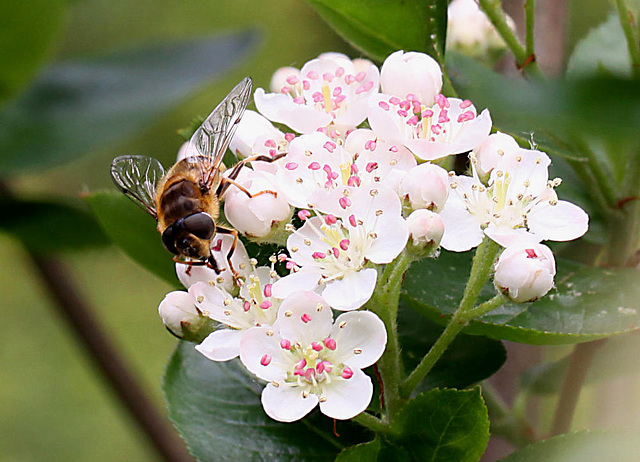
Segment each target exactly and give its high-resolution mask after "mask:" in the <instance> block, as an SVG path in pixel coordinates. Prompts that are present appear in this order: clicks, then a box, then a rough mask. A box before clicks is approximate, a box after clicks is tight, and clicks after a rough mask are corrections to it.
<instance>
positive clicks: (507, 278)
mask: <svg viewBox="0 0 640 462" xmlns="http://www.w3.org/2000/svg"><path fill="white" fill-rule="evenodd" d="M555 274H556V262H555V259H554V257H553V252H551V249H549V247H547V246H546V245H542V244H516V245H513V246H509V247H507V248H506V249H505V250H504V251H503V252H502V254H501V255H500V258H499V259H498V262H497V263H496V273H495V277H494V284H495V286H496V288H497V289H498V290H500V291H501V292H502V293H504V294H505V295H507V296H508V297H509V298H511V300H513V301H514V302H517V303H524V302H531V301H534V300H536V299H538V298H540V297H542V296H543V295H545V294H546V293H547V292H549V290H551V288H552V287H553V278H554V276H555Z"/></svg>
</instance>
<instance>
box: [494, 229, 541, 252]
mask: <svg viewBox="0 0 640 462" xmlns="http://www.w3.org/2000/svg"><path fill="white" fill-rule="evenodd" d="M484 233H485V234H486V235H487V236H489V237H490V238H491V240H493V241H494V242H497V243H498V244H500V245H501V246H502V247H510V246H515V245H526V244H530V245H533V244H537V243H538V242H540V238H539V237H537V236H536V235H534V234H531V233H530V232H528V231H527V230H526V229H524V228H516V229H514V228H507V227H504V226H502V227H495V226H494V224H493V223H490V224H489V226H487V228H486V229H485V230H484Z"/></svg>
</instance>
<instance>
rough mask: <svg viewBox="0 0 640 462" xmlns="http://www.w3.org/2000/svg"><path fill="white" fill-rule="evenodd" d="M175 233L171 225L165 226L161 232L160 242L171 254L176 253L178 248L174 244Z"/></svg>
mask: <svg viewBox="0 0 640 462" xmlns="http://www.w3.org/2000/svg"><path fill="white" fill-rule="evenodd" d="M175 239H176V235H175V232H174V229H173V225H171V226H169V227H167V229H165V230H164V232H163V233H162V244H164V247H165V248H166V249H167V250H168V251H169V252H171V253H172V254H175V255H178V249H176V245H175Z"/></svg>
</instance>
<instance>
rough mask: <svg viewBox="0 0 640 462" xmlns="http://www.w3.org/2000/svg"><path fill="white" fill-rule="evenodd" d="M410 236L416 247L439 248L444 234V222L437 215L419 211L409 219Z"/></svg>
mask: <svg viewBox="0 0 640 462" xmlns="http://www.w3.org/2000/svg"><path fill="white" fill-rule="evenodd" d="M407 226H408V227H409V235H410V236H411V240H412V241H413V244H414V245H424V244H430V245H433V247H437V246H438V245H439V244H440V240H441V239H442V235H443V234H444V221H442V218H441V217H440V215H438V214H437V213H433V212H432V211H430V210H427V209H418V210H414V211H413V212H411V215H409V216H408V217H407Z"/></svg>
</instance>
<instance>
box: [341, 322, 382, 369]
mask: <svg viewBox="0 0 640 462" xmlns="http://www.w3.org/2000/svg"><path fill="white" fill-rule="evenodd" d="M331 338H333V339H335V340H336V342H337V344H338V349H337V350H336V354H335V356H334V361H335V362H337V363H338V362H340V363H345V364H347V365H348V366H350V367H353V368H358V369H363V368H365V367H369V366H371V365H372V364H374V363H375V362H376V361H378V360H379V359H380V357H381V356H382V353H384V349H385V346H386V343H387V330H386V328H385V326H384V323H383V322H382V320H381V319H380V318H379V317H378V316H376V315H375V314H374V313H372V312H370V311H352V312H349V313H343V314H341V315H340V316H338V318H337V319H336V321H335V323H334V325H333V330H332V331H331Z"/></svg>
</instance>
